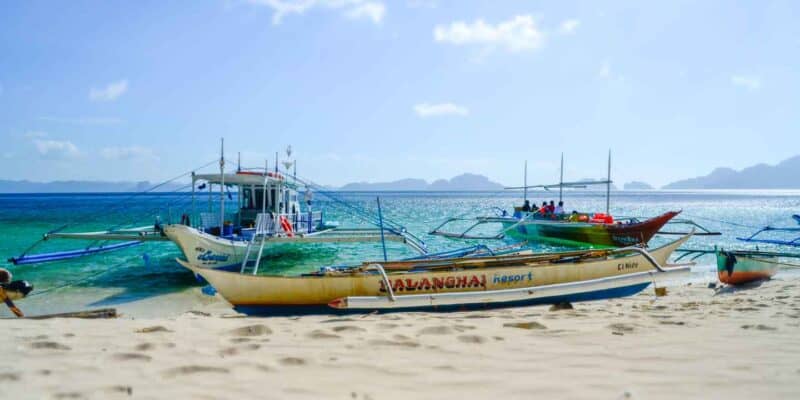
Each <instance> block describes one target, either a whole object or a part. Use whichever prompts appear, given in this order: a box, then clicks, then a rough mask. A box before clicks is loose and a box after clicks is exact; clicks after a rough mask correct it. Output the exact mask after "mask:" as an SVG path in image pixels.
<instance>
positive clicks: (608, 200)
mask: <svg viewBox="0 0 800 400" xmlns="http://www.w3.org/2000/svg"><path fill="white" fill-rule="evenodd" d="M610 208H611V149H608V177H607V179H606V214H608V213H609V210H610Z"/></svg>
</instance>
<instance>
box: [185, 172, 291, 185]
mask: <svg viewBox="0 0 800 400" xmlns="http://www.w3.org/2000/svg"><path fill="white" fill-rule="evenodd" d="M266 178H267V185H278V184H283V185H286V186H290V187H295V186H297V185H296V184H294V183H292V182H289V181H287V180H286V178H285V176H284V175H283V174H281V173H275V172H267V176H266ZM194 179H195V180H203V181H206V182H208V183H216V184H220V183H222V176H220V174H196V175H195V176H194ZM225 184H226V185H236V186H247V185H258V186H261V185H263V184H264V172H261V171H240V172H236V173H232V174H231V173H227V174H225Z"/></svg>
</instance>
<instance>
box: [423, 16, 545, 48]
mask: <svg viewBox="0 0 800 400" xmlns="http://www.w3.org/2000/svg"><path fill="white" fill-rule="evenodd" d="M433 37H434V40H436V41H437V42H441V43H449V44H453V45H480V46H484V47H495V46H500V47H505V48H506V49H507V50H509V51H512V52H520V51H525V50H536V49H538V48H540V47H541V46H542V44H543V43H544V34H543V33H542V32H541V31H540V30H539V29H538V27H537V26H536V22H535V21H534V19H533V17H532V16H530V15H517V16H515V17H514V18H512V19H510V20H508V21H504V22H500V23H498V24H497V25H492V24H487V23H486V22H484V21H483V20H482V19H478V20H476V21H475V22H473V23H467V22H463V21H456V22H453V23H451V24H450V25H437V26H436V27H435V28H434V30H433Z"/></svg>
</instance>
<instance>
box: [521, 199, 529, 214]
mask: <svg viewBox="0 0 800 400" xmlns="http://www.w3.org/2000/svg"><path fill="white" fill-rule="evenodd" d="M522 211H523V212H530V211H531V202H530V201H528V200H525V204H523V205H522Z"/></svg>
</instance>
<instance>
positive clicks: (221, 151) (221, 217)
mask: <svg viewBox="0 0 800 400" xmlns="http://www.w3.org/2000/svg"><path fill="white" fill-rule="evenodd" d="M219 143H220V144H219V177H220V178H219V182H220V184H219V235H220V236H222V230H223V227H224V226H225V138H222V139H220V142H219Z"/></svg>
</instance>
